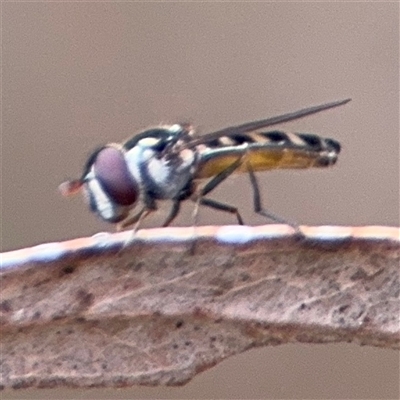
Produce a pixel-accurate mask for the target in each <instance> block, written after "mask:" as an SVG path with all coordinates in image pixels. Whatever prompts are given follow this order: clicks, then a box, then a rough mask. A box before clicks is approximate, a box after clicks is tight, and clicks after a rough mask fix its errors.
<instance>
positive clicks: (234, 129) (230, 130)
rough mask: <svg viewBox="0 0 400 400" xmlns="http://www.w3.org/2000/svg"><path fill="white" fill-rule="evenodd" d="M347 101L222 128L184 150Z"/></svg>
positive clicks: (202, 136) (286, 120)
mask: <svg viewBox="0 0 400 400" xmlns="http://www.w3.org/2000/svg"><path fill="white" fill-rule="evenodd" d="M349 101H351V99H350V98H349V99H345V100H339V101H333V102H332V103H325V104H321V105H318V106H313V107H307V108H303V109H301V110H298V111H294V112H292V113H287V114H281V115H278V116H275V117H271V118H267V119H261V120H258V121H251V122H246V123H244V124H241V125H234V126H229V127H227V128H223V129H220V130H218V131H214V132H210V133H207V134H205V135H201V136H199V137H197V138H194V139H192V140H191V141H190V143H188V144H186V145H185V148H194V147H196V146H197V145H199V144H203V143H205V142H209V141H211V140H213V139H218V138H220V137H222V136H231V135H233V134H240V133H247V132H252V131H255V130H259V129H264V128H267V127H269V126H273V125H278V124H283V123H285V122H289V121H293V120H296V119H300V118H304V117H307V116H309V115H312V114H316V113H319V112H321V111H325V110H329V109H330V108H335V107H339V106H342V105H344V104H346V103H348V102H349Z"/></svg>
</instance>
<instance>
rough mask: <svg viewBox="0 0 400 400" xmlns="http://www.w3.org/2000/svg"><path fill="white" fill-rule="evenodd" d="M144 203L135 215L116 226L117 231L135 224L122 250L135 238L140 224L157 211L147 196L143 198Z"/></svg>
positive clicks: (154, 203) (154, 204)
mask: <svg viewBox="0 0 400 400" xmlns="http://www.w3.org/2000/svg"><path fill="white" fill-rule="evenodd" d="M144 203H145V206H144V207H143V208H142V209H141V210H140V211H139V212H138V213H137V214H135V215H132V216H131V217H127V218H125V220H123V221H121V222H120V223H119V224H118V225H117V230H123V229H125V228H127V227H129V226H131V225H133V224H135V226H134V228H133V230H132V233H131V235H129V238H128V239H127V240H126V242H125V243H124V245H123V248H124V247H125V246H127V245H128V244H130V243H131V242H132V241H133V240H134V239H135V236H136V232H137V231H138V230H139V226H140V223H141V222H142V221H143V220H144V219H145V218H146V217H147V216H148V215H149V214H151V213H152V212H154V211H157V205H156V202H155V201H154V200H153V199H151V198H150V197H149V196H147V195H146V196H145V198H144Z"/></svg>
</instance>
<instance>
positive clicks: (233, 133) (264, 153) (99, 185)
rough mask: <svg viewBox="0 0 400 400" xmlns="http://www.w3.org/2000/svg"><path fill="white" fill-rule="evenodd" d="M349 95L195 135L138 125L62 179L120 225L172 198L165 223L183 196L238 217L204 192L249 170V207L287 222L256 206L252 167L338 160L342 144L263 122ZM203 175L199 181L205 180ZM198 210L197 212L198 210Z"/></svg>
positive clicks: (185, 129)
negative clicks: (74, 177) (77, 174)
mask: <svg viewBox="0 0 400 400" xmlns="http://www.w3.org/2000/svg"><path fill="white" fill-rule="evenodd" d="M349 101H350V99H346V100H342V101H336V102H332V103H327V104H322V105H319V106H315V107H309V108H305V109H302V110H299V111H296V112H293V113H289V114H283V115H279V116H276V117H272V118H268V119H263V120H259V121H252V122H249V123H245V124H242V125H237V126H231V127H228V128H224V129H221V130H218V131H215V132H212V133H209V134H206V135H202V136H196V135H195V132H194V129H193V127H192V126H190V125H188V124H175V125H165V126H164V125H163V126H158V127H155V128H152V129H148V130H146V131H144V132H142V133H139V134H137V135H135V136H133V137H132V138H130V139H128V140H127V141H126V142H124V143H122V144H119V143H109V144H106V145H105V146H102V147H100V148H98V149H97V150H95V151H94V152H93V153H92V155H91V156H90V157H89V159H88V160H87V162H86V164H85V166H84V168H83V173H82V175H81V177H80V178H79V179H77V180H70V181H67V182H64V183H63V184H61V185H60V190H61V192H62V193H63V194H64V195H71V194H75V193H77V192H78V191H80V190H81V189H83V191H84V194H85V197H86V199H87V202H88V203H89V207H90V209H91V210H92V211H93V212H94V213H95V214H97V215H98V216H99V217H100V218H102V219H103V220H105V221H107V222H111V223H117V224H118V228H120V229H121V228H125V227H128V226H131V225H133V224H136V227H135V229H137V228H138V227H139V224H140V221H142V219H143V218H145V217H146V216H147V215H148V214H150V213H152V212H154V211H156V210H157V208H158V203H159V201H161V200H171V202H172V207H171V210H170V212H169V214H168V216H167V218H166V220H165V222H164V224H163V226H168V225H169V224H170V223H171V222H172V221H173V220H174V218H175V217H176V216H177V215H178V213H179V209H180V205H181V202H182V201H184V200H188V199H189V200H192V201H194V202H195V203H196V205H197V206H196V210H197V208H198V206H199V205H203V206H207V207H211V208H213V209H216V210H220V211H225V212H228V213H232V214H234V215H235V216H236V218H237V221H238V223H239V224H241V225H242V224H243V220H242V217H241V215H240V213H239V211H238V209H237V208H236V207H234V206H232V205H229V204H226V203H222V202H219V201H216V200H213V199H210V198H208V197H206V195H208V194H209V193H210V192H211V191H212V190H213V189H215V188H216V187H217V186H218V185H219V184H220V183H222V182H223V181H224V180H225V179H226V178H228V177H229V176H230V175H231V174H232V173H236V172H246V173H248V174H249V178H250V182H251V185H252V189H253V205H254V211H255V212H256V213H258V214H261V215H263V216H265V217H267V218H269V219H271V220H273V221H277V222H285V221H284V220H282V219H281V218H280V217H278V216H276V215H274V214H272V213H270V212H269V211H267V210H265V209H263V208H262V205H261V200H260V190H259V187H258V184H257V180H256V177H255V174H254V173H255V171H263V170H270V169H282V168H311V167H329V166H331V165H333V164H335V163H336V160H337V158H338V154H339V153H340V144H339V142H337V141H336V140H334V139H324V138H321V137H319V136H317V135H313V134H308V133H289V132H283V131H280V130H274V131H263V129H264V128H266V127H269V126H272V125H277V124H281V123H283V122H287V121H292V120H295V119H299V118H303V117H305V116H307V115H311V114H315V113H318V112H320V111H323V110H327V109H330V108H333V107H338V106H341V105H344V104H346V103H348V102H349ZM206 179H208V181H207V182H206V183H205V184H203V185H201V183H202V182H204V180H206ZM196 214H197V212H196Z"/></svg>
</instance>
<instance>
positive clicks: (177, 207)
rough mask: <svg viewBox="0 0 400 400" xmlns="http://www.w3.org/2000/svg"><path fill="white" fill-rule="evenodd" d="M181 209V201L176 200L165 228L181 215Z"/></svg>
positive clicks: (165, 222)
mask: <svg viewBox="0 0 400 400" xmlns="http://www.w3.org/2000/svg"><path fill="white" fill-rule="evenodd" d="M180 208H181V202H180V200H174V202H173V204H172V208H171V211H170V212H169V214H168V217H167V219H166V220H165V221H164V223H163V225H162V226H163V227H166V226H169V225H170V223H171V222H172V221H173V220H174V219H175V218H176V216H177V215H178V213H179V210H180Z"/></svg>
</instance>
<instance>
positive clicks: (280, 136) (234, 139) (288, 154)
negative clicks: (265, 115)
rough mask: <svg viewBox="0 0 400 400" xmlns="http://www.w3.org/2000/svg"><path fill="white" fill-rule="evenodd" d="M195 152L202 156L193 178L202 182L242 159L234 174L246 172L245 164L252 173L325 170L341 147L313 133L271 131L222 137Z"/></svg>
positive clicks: (335, 159) (206, 143) (331, 163)
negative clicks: (291, 169)
mask: <svg viewBox="0 0 400 400" xmlns="http://www.w3.org/2000/svg"><path fill="white" fill-rule="evenodd" d="M198 149H199V152H200V154H201V157H200V164H199V168H198V171H197V173H196V175H195V178H197V179H202V178H209V177H212V176H214V175H217V174H218V173H220V172H221V171H223V170H224V169H226V168H227V167H229V166H230V165H231V164H232V163H234V162H235V161H236V160H237V159H238V158H239V157H242V156H243V164H242V165H241V166H240V167H239V168H238V170H237V172H247V166H246V165H247V163H250V164H251V167H252V169H253V170H254V171H265V170H270V169H288V168H289V169H290V168H311V167H328V166H331V165H333V164H335V162H336V161H337V157H338V154H339V153H340V144H339V142H337V141H336V140H333V139H324V138H321V137H319V136H317V135H312V134H306V133H288V132H282V131H271V132H265V133H259V132H252V133H240V134H237V135H235V134H232V135H229V136H222V137H220V138H218V139H213V140H210V141H208V142H204V143H203V144H202V145H199V147H198Z"/></svg>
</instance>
